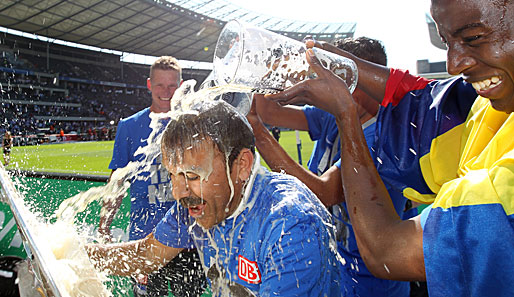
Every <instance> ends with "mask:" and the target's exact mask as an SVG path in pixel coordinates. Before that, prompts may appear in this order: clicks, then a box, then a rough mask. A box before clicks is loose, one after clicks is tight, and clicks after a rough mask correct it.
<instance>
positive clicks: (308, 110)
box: [303, 105, 331, 141]
mask: <svg viewBox="0 0 514 297" xmlns="http://www.w3.org/2000/svg"><path fill="white" fill-rule="evenodd" d="M303 113H304V114H305V118H306V119H307V124H308V125H309V136H310V137H311V140H313V141H316V140H318V139H320V137H321V135H322V131H323V128H324V123H325V122H326V121H327V118H328V117H330V116H331V115H330V113H328V112H326V111H324V110H321V109H319V108H317V107H314V106H310V105H305V106H304V107H303Z"/></svg>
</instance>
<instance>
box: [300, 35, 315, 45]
mask: <svg viewBox="0 0 514 297" xmlns="http://www.w3.org/2000/svg"><path fill="white" fill-rule="evenodd" d="M308 40H314V38H313V37H312V35H305V37H304V38H303V39H302V42H303V43H306V42H307V41H308Z"/></svg>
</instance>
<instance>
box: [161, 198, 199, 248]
mask: <svg viewBox="0 0 514 297" xmlns="http://www.w3.org/2000/svg"><path fill="white" fill-rule="evenodd" d="M188 216H189V214H188V213H187V211H186V210H185V209H184V208H183V207H181V206H180V205H178V204H177V205H176V206H175V207H171V208H170V209H169V210H168V212H167V213H166V215H165V216H164V218H163V219H162V220H161V221H160V222H159V223H158V224H157V226H156V227H155V231H154V236H155V239H157V241H159V242H160V243H162V244H164V245H166V246H170V247H174V248H186V249H191V248H193V247H194V244H193V240H192V238H191V236H190V234H189V232H188V226H189V224H188V223H187V222H188Z"/></svg>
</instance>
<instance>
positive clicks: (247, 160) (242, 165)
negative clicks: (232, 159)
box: [236, 148, 254, 181]
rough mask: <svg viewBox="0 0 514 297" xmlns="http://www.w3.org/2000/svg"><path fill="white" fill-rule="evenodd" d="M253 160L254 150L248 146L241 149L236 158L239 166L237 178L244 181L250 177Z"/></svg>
mask: <svg viewBox="0 0 514 297" xmlns="http://www.w3.org/2000/svg"><path fill="white" fill-rule="evenodd" d="M253 160H254V155H253V154H252V151H250V150H249V149H247V148H244V149H242V150H241V152H240V153H239V156H238V157H237V159H236V162H237V166H239V170H238V171H237V174H238V176H237V178H239V179H240V180H242V181H244V180H247V179H248V178H249V177H250V174H251V173H252V167H253Z"/></svg>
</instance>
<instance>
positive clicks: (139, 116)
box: [120, 107, 150, 125]
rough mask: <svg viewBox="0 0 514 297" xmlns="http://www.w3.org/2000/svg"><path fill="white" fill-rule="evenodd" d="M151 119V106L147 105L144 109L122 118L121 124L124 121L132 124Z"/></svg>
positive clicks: (125, 123) (126, 123)
mask: <svg viewBox="0 0 514 297" xmlns="http://www.w3.org/2000/svg"><path fill="white" fill-rule="evenodd" d="M149 119H150V108H149V107H147V108H145V109H143V110H140V111H138V112H136V113H135V114H133V115H131V116H129V117H127V118H124V119H122V120H121V121H120V124H121V123H123V124H124V125H131V124H136V123H139V122H141V121H143V120H149Z"/></svg>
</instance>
